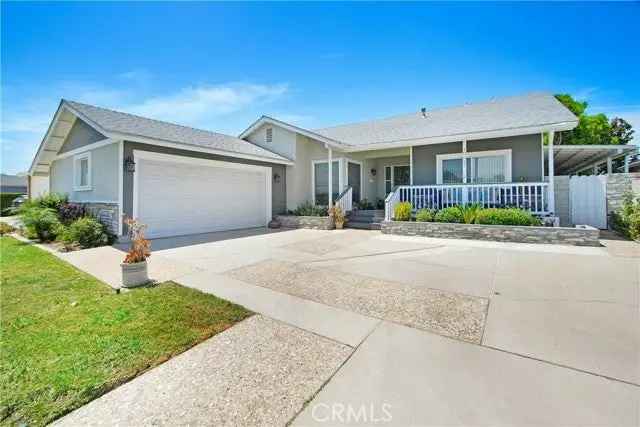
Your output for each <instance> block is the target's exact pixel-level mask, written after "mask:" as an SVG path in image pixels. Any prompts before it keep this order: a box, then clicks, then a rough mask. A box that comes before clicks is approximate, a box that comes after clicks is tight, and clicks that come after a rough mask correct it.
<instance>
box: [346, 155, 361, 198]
mask: <svg viewBox="0 0 640 427" xmlns="http://www.w3.org/2000/svg"><path fill="white" fill-rule="evenodd" d="M360 168H361V166H360V165H359V164H357V163H352V162H349V170H348V174H347V175H348V183H347V185H350V186H351V188H353V201H354V202H359V201H360V187H361V182H360V177H361V173H360V172H361V170H360Z"/></svg>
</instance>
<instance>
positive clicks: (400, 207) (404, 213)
mask: <svg viewBox="0 0 640 427" xmlns="http://www.w3.org/2000/svg"><path fill="white" fill-rule="evenodd" d="M411 210H412V206H411V203H409V202H400V203H398V204H397V205H396V207H395V209H394V210H393V215H394V216H393V218H394V219H395V220H396V221H411Z"/></svg>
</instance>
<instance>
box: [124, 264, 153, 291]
mask: <svg viewBox="0 0 640 427" xmlns="http://www.w3.org/2000/svg"><path fill="white" fill-rule="evenodd" d="M120 266H121V267H122V286H123V287H125V288H135V287H136V286H141V285H144V284H145V283H148V282H149V275H148V274H147V261H142V262H136V263H135V264H124V263H123V264H120Z"/></svg>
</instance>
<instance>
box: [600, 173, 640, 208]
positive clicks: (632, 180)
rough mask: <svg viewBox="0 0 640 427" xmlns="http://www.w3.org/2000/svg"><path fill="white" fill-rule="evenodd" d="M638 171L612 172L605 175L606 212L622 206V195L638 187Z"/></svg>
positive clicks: (639, 180) (639, 177) (639, 178)
mask: <svg viewBox="0 0 640 427" xmlns="http://www.w3.org/2000/svg"><path fill="white" fill-rule="evenodd" d="M638 183H640V173H638V172H636V173H614V174H611V175H609V176H608V177H607V213H611V212H615V211H617V210H618V209H620V208H621V207H622V196H623V195H624V193H626V192H628V191H632V190H633V191H637V190H634V188H635V189H637V188H638Z"/></svg>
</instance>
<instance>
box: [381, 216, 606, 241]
mask: <svg viewBox="0 0 640 427" xmlns="http://www.w3.org/2000/svg"><path fill="white" fill-rule="evenodd" d="M382 232H383V233H384V234H399V235H403V236H425V237H436V238H445V239H475V240H491V241H496V242H516V243H552V244H558V245H574V246H600V242H599V238H600V230H598V229H596V228H593V227H588V226H585V227H584V228H582V227H580V228H567V227H525V226H512V225H479V224H452V223H445V222H412V221H384V222H383V223H382Z"/></svg>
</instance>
